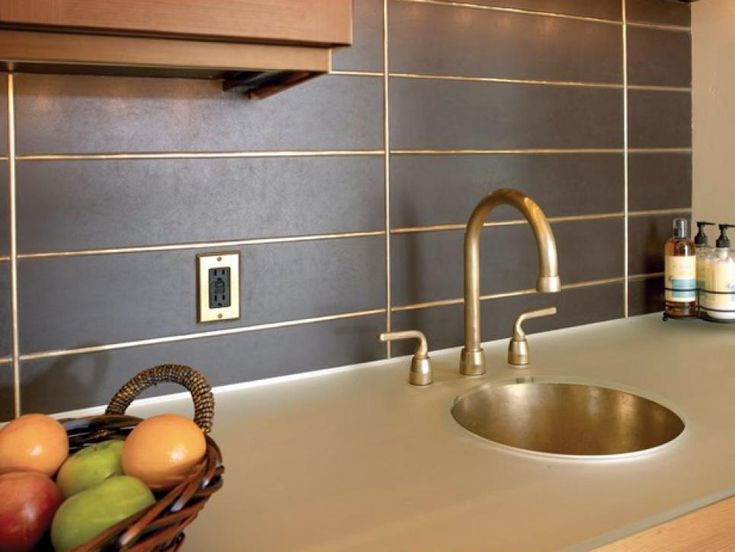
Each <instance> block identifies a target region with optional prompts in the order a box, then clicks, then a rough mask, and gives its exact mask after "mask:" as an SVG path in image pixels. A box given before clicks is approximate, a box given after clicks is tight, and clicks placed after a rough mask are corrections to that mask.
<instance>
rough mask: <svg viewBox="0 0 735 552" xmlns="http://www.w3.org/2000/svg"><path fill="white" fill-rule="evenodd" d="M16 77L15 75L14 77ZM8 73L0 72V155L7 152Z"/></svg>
mask: <svg viewBox="0 0 735 552" xmlns="http://www.w3.org/2000/svg"><path fill="white" fill-rule="evenodd" d="M16 78H17V77H16ZM7 105H8V75H7V73H0V155H3V156H6V155H7V154H8V108H7Z"/></svg>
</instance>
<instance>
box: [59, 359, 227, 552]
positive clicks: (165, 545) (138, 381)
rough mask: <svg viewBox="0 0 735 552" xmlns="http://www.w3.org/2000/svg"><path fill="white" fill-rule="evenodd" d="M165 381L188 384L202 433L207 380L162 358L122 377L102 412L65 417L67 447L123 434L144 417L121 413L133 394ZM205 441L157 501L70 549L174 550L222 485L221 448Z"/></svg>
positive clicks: (207, 413)
mask: <svg viewBox="0 0 735 552" xmlns="http://www.w3.org/2000/svg"><path fill="white" fill-rule="evenodd" d="M167 382H171V383H178V384H180V385H182V386H184V387H185V388H186V389H188V390H189V392H190V393H191V396H192V399H193V401H194V412H195V415H194V421H195V422H196V424H197V425H198V426H199V427H200V428H201V429H202V431H204V433H205V434H207V433H209V431H210V430H211V428H212V418H213V417H214V397H213V396H212V389H211V387H210V386H209V384H208V383H207V380H206V379H204V376H202V375H201V374H200V373H199V372H197V371H196V370H194V369H193V368H190V367H188V366H181V365H176V364H163V365H160V366H155V367H153V368H149V369H148V370H145V371H143V372H141V373H140V374H138V375H137V376H135V377H134V378H133V379H131V380H130V381H129V382H128V383H126V384H125V385H124V386H123V387H122V388H121V389H120V390H119V391H118V392H117V393H115V396H114V397H113V398H112V400H111V401H110V405H109V406H108V407H107V410H106V411H105V414H104V415H103V416H90V417H88V418H77V419H72V420H64V421H63V422H62V423H63V425H64V427H65V429H66V432H67V434H68V435H69V447H70V452H74V451H77V450H79V449H80V448H82V447H83V446H84V445H87V444H90V443H96V442H99V441H106V440H108V439H116V438H117V439H124V438H125V437H126V436H127V435H128V433H130V432H131V431H132V430H133V428H134V427H135V426H136V425H138V424H139V423H140V422H141V421H142V419H141V418H136V417H134V416H126V415H125V410H127V408H128V406H130V403H131V402H132V401H133V399H135V397H137V396H138V395H139V394H140V393H141V392H142V391H143V390H145V389H148V388H149V387H151V386H153V385H157V384H159V383H167ZM206 441H207V452H206V454H205V456H204V459H203V460H202V462H201V463H200V464H199V465H198V466H197V467H196V469H194V470H193V471H192V473H191V475H190V476H189V477H188V478H187V479H186V480H185V481H183V482H182V483H180V484H179V485H178V486H176V487H175V488H173V489H172V490H170V491H168V492H167V493H166V494H162V495H157V496H156V498H157V502H156V503H155V504H153V505H152V506H151V507H150V508H148V509H146V510H143V511H141V512H138V513H137V514H135V515H133V516H131V517H129V518H127V519H125V520H123V521H121V522H120V523H118V524H117V525H115V526H113V527H111V528H109V529H108V530H107V531H105V532H104V533H101V534H100V535H98V536H97V537H96V538H95V539H93V540H92V541H89V542H88V543H86V544H84V545H83V546H79V547H77V548H75V549H74V550H73V552H91V551H94V550H106V551H107V550H126V551H129V552H161V551H172V550H178V549H179V547H180V546H181V545H182V544H183V542H184V533H183V529H184V528H185V527H186V526H187V525H189V524H190V523H191V522H192V521H194V518H196V517H197V515H198V514H199V512H200V511H201V510H202V508H204V506H205V504H206V503H207V500H209V497H210V496H211V495H212V494H213V493H215V492H217V491H218V490H219V489H220V488H221V487H222V473H223V472H224V466H223V465H222V453H221V452H220V450H219V447H218V446H217V444H216V443H215V442H214V441H213V440H212V438H211V437H209V436H208V435H206Z"/></svg>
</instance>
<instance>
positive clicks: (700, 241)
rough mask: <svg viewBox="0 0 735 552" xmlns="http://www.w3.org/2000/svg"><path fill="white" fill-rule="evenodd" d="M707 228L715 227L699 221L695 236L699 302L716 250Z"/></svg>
mask: <svg viewBox="0 0 735 552" xmlns="http://www.w3.org/2000/svg"><path fill="white" fill-rule="evenodd" d="M707 226H715V223H714V222H706V221H701V220H700V221H697V235H696V236H694V246H695V247H696V248H697V290H698V292H699V293H698V296H697V300H698V301H700V300H702V298H703V295H702V291H703V290H704V288H705V283H706V282H707V270H708V269H709V263H710V261H711V260H712V255H713V253H714V248H713V247H712V246H711V245H710V244H709V237H707V233H706V232H705V228H706V227H707Z"/></svg>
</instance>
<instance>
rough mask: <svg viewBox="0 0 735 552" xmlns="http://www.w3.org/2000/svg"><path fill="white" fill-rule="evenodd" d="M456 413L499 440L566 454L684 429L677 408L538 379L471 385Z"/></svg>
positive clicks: (619, 448) (628, 445) (626, 449)
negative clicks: (675, 409)
mask: <svg viewBox="0 0 735 552" xmlns="http://www.w3.org/2000/svg"><path fill="white" fill-rule="evenodd" d="M452 416H454V419H455V420H456V421H457V422H458V423H459V424H460V425H461V426H463V427H464V428H465V429H467V430H469V431H471V432H472V433H474V434H476V435H479V436H480V437H483V438H485V439H488V440H490V441H493V442H495V443H500V444H503V445H507V446H510V447H515V448H518V449H524V450H529V451H536V452H543V453H551V454H559V455H568V456H604V455H615V454H625V453H632V452H636V451H643V450H647V449H652V448H654V447H658V446H660V445H663V444H665V443H668V442H669V441H671V440H673V439H675V438H676V437H677V436H679V435H680V434H681V432H682V431H684V421H683V420H682V419H681V418H680V417H679V416H677V415H676V414H675V413H674V412H672V411H671V410H670V409H668V408H666V407H665V406H662V405H660V404H658V403H656V402H653V401H652V400H649V399H646V398H643V397H640V396H638V395H634V394H632V393H629V392H626V391H621V390H618V389H611V388H608V387H598V386H595V385H586V384H580V383H560V382H552V381H543V380H536V379H534V378H524V379H517V380H513V381H505V382H498V383H488V384H485V385H482V386H480V387H478V388H476V389H473V390H472V391H469V392H467V393H465V394H463V395H461V396H459V397H457V398H456V399H455V401H454V405H453V407H452Z"/></svg>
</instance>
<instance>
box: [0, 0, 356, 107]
mask: <svg viewBox="0 0 735 552" xmlns="http://www.w3.org/2000/svg"><path fill="white" fill-rule="evenodd" d="M351 42H352V0H2V1H1V2H0V61H2V63H4V65H5V69H6V70H13V71H34V72H84V73H107V74H109V73H113V74H145V75H162V76H184V77H202V78H223V79H225V80H226V88H233V87H236V86H240V87H242V88H243V89H244V90H246V91H247V92H249V93H250V94H251V95H253V96H256V97H260V96H265V95H268V94H270V93H273V92H274V91H278V90H279V89H281V88H282V87H284V86H291V85H293V84H295V83H298V82H301V81H303V80H306V79H307V78H311V77H313V76H316V75H319V74H323V73H326V72H328V71H329V68H330V62H331V50H332V48H334V47H341V46H348V45H349V44H350V43H351Z"/></svg>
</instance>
